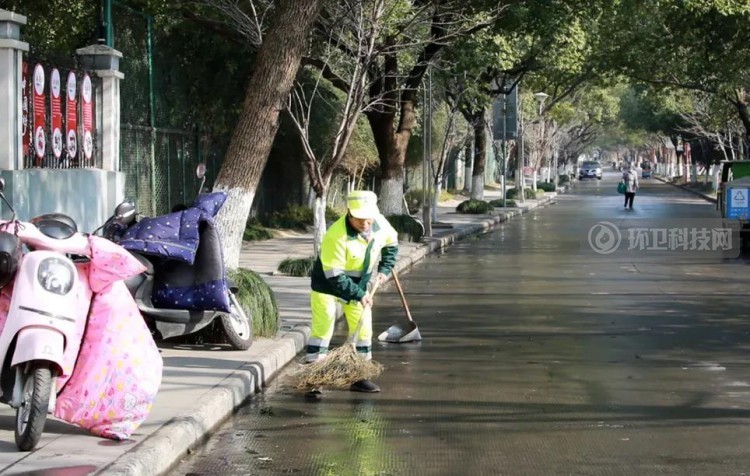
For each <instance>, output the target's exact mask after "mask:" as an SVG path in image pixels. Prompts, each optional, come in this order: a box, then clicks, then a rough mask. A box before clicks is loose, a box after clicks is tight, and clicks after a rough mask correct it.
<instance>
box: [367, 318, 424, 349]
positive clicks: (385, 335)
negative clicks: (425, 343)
mask: <svg viewBox="0 0 750 476" xmlns="http://www.w3.org/2000/svg"><path fill="white" fill-rule="evenodd" d="M405 327H406V329H404V328H402V327H401V326H399V325H398V324H394V325H392V326H391V327H389V328H388V329H386V330H385V331H383V332H381V333H380V335H379V336H378V340H379V341H380V342H392V343H397V344H398V343H403V342H413V341H415V340H422V335H421V334H420V333H419V329H418V328H417V325H416V324H415V323H414V322H413V321H412V322H410V325H408V326H405Z"/></svg>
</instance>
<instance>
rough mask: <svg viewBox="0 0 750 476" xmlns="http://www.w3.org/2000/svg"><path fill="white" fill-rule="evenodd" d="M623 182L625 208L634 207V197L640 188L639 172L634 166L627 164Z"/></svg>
mask: <svg viewBox="0 0 750 476" xmlns="http://www.w3.org/2000/svg"><path fill="white" fill-rule="evenodd" d="M622 183H624V184H625V209H626V210H627V209H630V210H632V209H633V199H634V198H635V192H636V191H637V190H638V174H637V173H635V170H633V167H632V166H627V167H626V168H625V171H624V172H623V173H622Z"/></svg>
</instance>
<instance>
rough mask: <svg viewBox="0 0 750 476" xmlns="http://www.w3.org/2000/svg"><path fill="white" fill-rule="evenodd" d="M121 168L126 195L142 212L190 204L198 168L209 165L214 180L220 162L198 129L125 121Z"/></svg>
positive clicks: (208, 178) (154, 212)
mask: <svg viewBox="0 0 750 476" xmlns="http://www.w3.org/2000/svg"><path fill="white" fill-rule="evenodd" d="M120 138H121V151H120V164H121V167H120V170H121V171H122V172H123V173H125V197H126V198H128V199H131V200H133V201H134V202H135V203H136V206H137V209H138V211H139V212H140V213H143V214H149V215H159V214H163V213H168V212H169V211H171V210H172V208H173V207H174V206H175V205H178V204H188V205H189V204H190V203H192V201H193V200H194V199H195V196H196V195H197V193H198V186H199V185H200V182H199V180H198V179H197V177H196V175H195V169H196V167H197V166H198V164H199V163H205V164H206V166H207V173H206V183H207V184H211V183H213V180H214V178H215V176H216V173H217V172H218V168H219V166H220V164H219V159H218V157H217V154H211V153H209V152H208V149H209V146H208V144H207V141H208V139H207V138H206V137H203V136H201V135H200V134H199V133H198V132H197V131H196V132H186V131H182V130H176V129H163V128H150V127H143V126H134V125H123V126H122V129H121V134H120Z"/></svg>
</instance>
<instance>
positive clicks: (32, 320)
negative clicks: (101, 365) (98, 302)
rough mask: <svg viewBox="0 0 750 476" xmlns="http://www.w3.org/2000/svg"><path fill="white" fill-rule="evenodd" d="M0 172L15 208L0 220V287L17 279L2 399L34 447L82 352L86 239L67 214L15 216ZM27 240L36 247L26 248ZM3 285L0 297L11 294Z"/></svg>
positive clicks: (2, 348)
mask: <svg viewBox="0 0 750 476" xmlns="http://www.w3.org/2000/svg"><path fill="white" fill-rule="evenodd" d="M4 190H5V181H4V180H3V179H2V178H1V177H0V198H1V199H2V201H3V202H5V204H6V205H7V206H8V208H9V209H10V211H11V212H12V213H13V217H12V218H11V220H10V221H7V222H2V223H1V224H0V288H2V287H5V286H6V285H8V284H9V283H10V282H11V280H13V278H14V277H15V282H14V283H13V288H12V294H10V303H9V305H8V306H9V307H8V314H7V316H6V318H5V322H4V325H2V323H0V329H2V330H1V331H0V363H1V364H2V366H1V367H0V391H1V392H2V396H0V401H2V402H3V403H8V404H10V406H11V407H13V408H15V409H16V424H15V440H16V445H17V446H18V448H19V449H21V450H22V451H30V450H32V449H34V447H35V446H36V444H37V443H38V442H39V439H40V438H41V436H42V432H43V430H44V424H45V422H46V418H47V413H48V412H49V413H52V412H53V411H54V407H55V397H56V378H57V377H58V376H61V375H63V374H64V370H63V369H64V368H65V363H66V362H70V361H71V360H70V359H71V358H72V361H73V362H75V358H76V356H77V355H78V350H79V347H80V337H81V335H82V329H83V327H82V326H85V323H86V318H87V314H88V305H81V303H80V302H79V301H78V300H79V299H81V297H82V296H84V295H85V293H84V292H82V291H81V290H80V289H78V283H79V281H78V273H77V270H76V266H75V264H74V262H73V259H71V256H72V255H76V256H82V257H83V256H87V255H88V254H89V253H90V251H89V249H90V248H89V241H88V238H87V237H86V236H85V235H83V234H81V233H77V230H76V225H75V222H74V221H73V220H72V219H70V218H69V217H67V216H65V215H62V214H56V213H55V214H48V215H43V216H40V217H37V218H35V219H33V220H32V221H31V222H30V223H25V222H19V221H16V220H15V216H16V215H15V211H14V210H13V206H12V205H11V204H10V203H9V202H8V200H7V199H6V198H5V195H4V193H3V191H4ZM22 245H26V246H27V247H28V248H29V249H30V251H28V252H26V253H23V251H22ZM8 294H9V293H8V289H3V296H2V297H0V299H3V300H6V301H5V302H6V303H7V299H8Z"/></svg>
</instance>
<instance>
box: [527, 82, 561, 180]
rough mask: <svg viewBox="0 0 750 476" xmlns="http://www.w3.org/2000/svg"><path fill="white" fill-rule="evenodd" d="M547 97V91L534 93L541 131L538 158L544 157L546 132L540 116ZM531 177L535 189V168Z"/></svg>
mask: <svg viewBox="0 0 750 476" xmlns="http://www.w3.org/2000/svg"><path fill="white" fill-rule="evenodd" d="M548 97H549V94H547V93H543V92H538V93H534V99H536V100H537V102H538V103H539V120H540V121H541V125H540V128H541V132H540V137H539V158H540V159H541V158H543V157H544V134H545V132H546V131H545V123H544V118H543V117H542V111H543V110H544V109H543V108H544V101H546V100H547V98H548ZM540 162H541V161H540ZM555 173H557V171H555ZM533 177H534V184H533V185H534V190H536V181H537V180H536V169H534V172H533Z"/></svg>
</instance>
